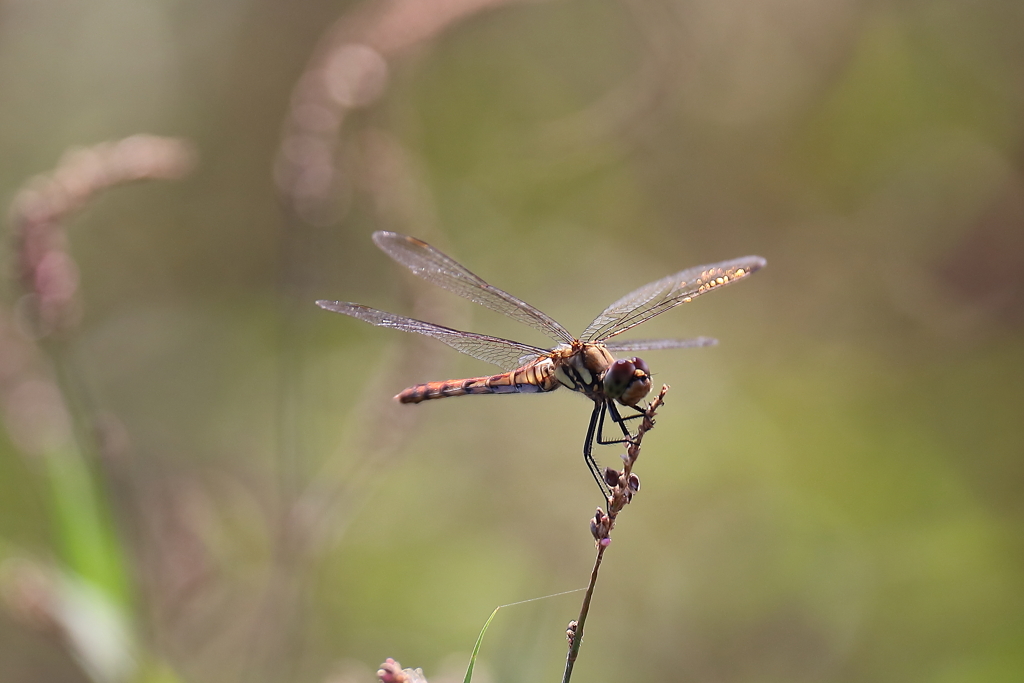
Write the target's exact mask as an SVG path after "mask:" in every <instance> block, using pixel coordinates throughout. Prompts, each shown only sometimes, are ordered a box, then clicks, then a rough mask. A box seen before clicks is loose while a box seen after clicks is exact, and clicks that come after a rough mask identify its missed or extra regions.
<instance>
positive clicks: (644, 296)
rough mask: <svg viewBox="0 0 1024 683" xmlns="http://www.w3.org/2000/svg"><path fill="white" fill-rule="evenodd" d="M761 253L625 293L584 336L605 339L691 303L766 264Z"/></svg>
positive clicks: (695, 269) (686, 271)
mask: <svg viewBox="0 0 1024 683" xmlns="http://www.w3.org/2000/svg"><path fill="white" fill-rule="evenodd" d="M766 263H767V261H765V260H764V259H763V258H761V257H760V256H744V257H743V258H738V259H733V260H731V261H722V262H721V263H713V264H710V265H706V266H697V267H696V268H687V269H686V270H683V271H680V272H678V273H675V274H674V275H669V276H668V277H664V278H662V279H660V280H656V281H654V282H652V283H650V284H648V285H644V286H643V287H641V288H640V289H637V290H635V291H633V292H630V293H629V294H627V295H626V296H624V297H622V298H621V299H619V300H618V301H616V302H615V303H613V304H612V305H611V306H609V307H608V308H606V309H605V310H604V312H603V313H602V314H601V315H599V316H597V318H595V319H594V322H592V323H590V324H589V325H588V326H587V329H586V330H584V331H583V334H582V335H581V336H580V339H581V340H582V341H585V342H591V341H603V340H605V339H608V338H610V337H614V336H615V335H617V334H621V333H623V332H625V331H626V330H628V329H630V328H633V327H636V326H637V325H639V324H640V323H643V322H646V321H648V320H650V319H651V318H653V317H654V316H656V315H658V314H659V313H664V312H665V311H667V310H669V309H670V308H675V307H676V306H678V305H679V304H685V303H689V302H690V301H692V300H694V299H696V298H697V297H698V296H700V295H701V294H704V293H706V292H710V291H711V290H713V289H718V288H719V287H723V286H725V285H727V284H731V283H733V282H736V281H737V280H742V279H743V278H745V277H747V276H748V275H750V274H751V273H754V272H756V271H758V270H760V269H761V268H763V267H764V266H765V264H766Z"/></svg>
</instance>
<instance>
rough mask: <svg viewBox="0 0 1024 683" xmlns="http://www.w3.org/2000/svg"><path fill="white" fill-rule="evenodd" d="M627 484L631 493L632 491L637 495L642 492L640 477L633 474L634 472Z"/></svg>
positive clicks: (630, 474)
mask: <svg viewBox="0 0 1024 683" xmlns="http://www.w3.org/2000/svg"><path fill="white" fill-rule="evenodd" d="M626 484H627V486H629V490H630V491H632V492H633V493H636V492H637V491H639V490H640V477H638V476H636V475H635V474H633V473H632V472H630V473H629V481H628V482H626Z"/></svg>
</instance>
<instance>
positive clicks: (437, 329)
mask: <svg viewBox="0 0 1024 683" xmlns="http://www.w3.org/2000/svg"><path fill="white" fill-rule="evenodd" d="M316 305H317V306H319V307H320V308H323V309H325V310H328V311H334V312H335V313H343V314H345V315H348V316H352V317H353V318H358V319H359V320H362V321H363V322H368V323H370V324H371V325H376V326H378V327H392V328H394V329H396V330H402V331H403V332H415V333H416V334H424V335H426V336H428V337H433V338H434V339H437V340H438V341H442V342H444V343H445V344H447V345H448V346H450V347H452V348H453V349H455V350H457V351H461V352H462V353H465V354H466V355H469V356H473V358H479V359H480V360H482V361H486V362H488V363H493V364H494V365H497V366H498V367H499V368H501V369H503V370H506V371H510V370H515V369H516V368H518V367H520V366H521V365H524V364H526V363H528V362H529V361H531V360H533V359H534V358H537V357H538V356H541V355H543V354H545V353H547V352H548V351H547V349H540V348H537V347H536V346H529V345H527V344H520V343H519V342H514V341H510V340H508V339H501V338H500V337H489V336H487V335H484V334H475V333H473V332H460V331H459V330H453V329H451V328H450V327H444V326H442V325H435V324H433V323H428V322H424V321H422V320H416V319H414V318H406V317H405V316H401V315H395V314H394V313H387V312H385V311H378V310H377V309H375V308H370V307H369V306H363V305H361V304H351V303H348V302H345V301H317V302H316Z"/></svg>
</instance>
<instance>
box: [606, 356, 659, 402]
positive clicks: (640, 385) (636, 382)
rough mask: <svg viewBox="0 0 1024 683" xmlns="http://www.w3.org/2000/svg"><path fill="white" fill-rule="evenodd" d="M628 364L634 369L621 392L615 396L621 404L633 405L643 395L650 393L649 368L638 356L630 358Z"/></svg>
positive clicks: (641, 398)
mask: <svg viewBox="0 0 1024 683" xmlns="http://www.w3.org/2000/svg"><path fill="white" fill-rule="evenodd" d="M629 364H630V365H632V366H633V367H634V368H635V370H634V372H633V374H632V376H631V377H630V378H629V382H628V383H627V385H626V387H625V388H623V390H622V393H621V394H620V395H619V396H616V397H615V398H617V399H618V401H619V403H621V404H623V405H627V406H635V405H636V404H637V403H639V402H640V401H641V400H643V398H644V396H647V394H649V393H651V369H650V368H649V367H647V363H645V362H644V361H643V360H642V359H640V358H631V359H630V360H629Z"/></svg>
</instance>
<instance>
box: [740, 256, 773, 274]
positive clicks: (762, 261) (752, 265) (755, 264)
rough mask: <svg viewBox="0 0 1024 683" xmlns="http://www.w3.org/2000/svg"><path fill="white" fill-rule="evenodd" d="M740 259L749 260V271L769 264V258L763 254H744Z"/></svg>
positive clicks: (752, 271) (755, 270)
mask: <svg viewBox="0 0 1024 683" xmlns="http://www.w3.org/2000/svg"><path fill="white" fill-rule="evenodd" d="M740 261H746V262H747V272H748V273H754V272H757V271H759V270H761V269H762V268H764V267H765V266H767V265H768V259H766V258H765V257H763V256H753V255H752V256H744V257H743V258H741V259H740Z"/></svg>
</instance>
